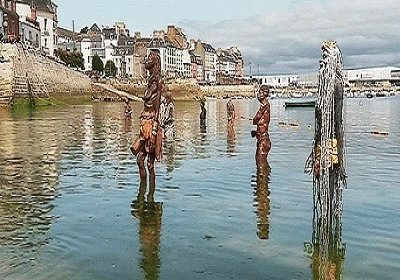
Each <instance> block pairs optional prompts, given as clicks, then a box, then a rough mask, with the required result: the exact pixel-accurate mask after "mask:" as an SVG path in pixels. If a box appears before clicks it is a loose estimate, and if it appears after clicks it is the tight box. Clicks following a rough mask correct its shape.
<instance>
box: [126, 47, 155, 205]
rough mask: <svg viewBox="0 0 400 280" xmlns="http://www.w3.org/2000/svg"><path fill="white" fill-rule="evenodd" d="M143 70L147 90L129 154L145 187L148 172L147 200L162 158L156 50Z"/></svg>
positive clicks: (151, 191)
mask: <svg viewBox="0 0 400 280" xmlns="http://www.w3.org/2000/svg"><path fill="white" fill-rule="evenodd" d="M145 68H146V69H147V71H148V72H149V77H148V85H147V89H146V91H145V93H144V96H143V101H144V108H143V111H142V113H141V115H140V131H139V136H138V138H137V139H136V140H135V142H134V143H133V144H132V146H131V152H132V153H133V154H134V155H136V157H137V158H136V161H137V164H138V167H139V174H140V184H141V185H143V186H146V185H147V172H146V167H145V160H146V158H147V169H148V171H149V179H150V184H149V193H148V196H147V197H148V200H149V201H151V200H152V199H153V198H154V192H155V180H156V179H155V172H154V162H155V160H156V159H157V160H161V157H162V150H161V149H162V138H163V135H162V129H161V128H160V126H159V122H160V121H159V109H160V101H161V81H160V79H161V59H160V54H159V51H158V50H150V53H149V55H148V57H147V58H146V61H145Z"/></svg>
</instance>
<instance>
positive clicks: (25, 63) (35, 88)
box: [0, 44, 96, 103]
mask: <svg viewBox="0 0 400 280" xmlns="http://www.w3.org/2000/svg"><path fill="white" fill-rule="evenodd" d="M0 56H3V58H4V60H5V61H7V62H3V63H1V65H0V66H1V67H0V101H1V100H6V99H9V101H11V99H13V98H32V99H41V98H46V99H47V98H69V97H90V96H91V95H92V94H93V93H95V92H96V88H94V87H93V86H92V81H91V80H90V78H89V77H87V76H86V75H84V74H83V73H81V72H79V71H76V70H73V69H71V68H69V67H67V66H65V65H64V64H62V63H60V62H57V61H55V60H53V59H50V58H48V57H46V56H43V55H41V54H40V53H39V52H38V51H36V50H32V49H24V48H23V47H22V46H21V45H15V44H1V46H0ZM4 103H6V101H4Z"/></svg>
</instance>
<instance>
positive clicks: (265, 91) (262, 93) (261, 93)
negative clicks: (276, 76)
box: [257, 85, 269, 102]
mask: <svg viewBox="0 0 400 280" xmlns="http://www.w3.org/2000/svg"><path fill="white" fill-rule="evenodd" d="M268 96H269V87H268V86H267V85H262V86H260V88H259V90H258V93H257V99H258V101H260V102H262V101H263V100H265V99H267V98H268Z"/></svg>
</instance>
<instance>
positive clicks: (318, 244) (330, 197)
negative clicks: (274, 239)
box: [305, 41, 346, 279]
mask: <svg viewBox="0 0 400 280" xmlns="http://www.w3.org/2000/svg"><path fill="white" fill-rule="evenodd" d="M342 71H343V61H342V53H341V51H340V49H339V47H338V46H337V44H336V42H334V41H326V42H323V43H322V56H321V59H320V69H319V82H318V83H319V84H318V99H317V102H316V104H315V134H314V143H313V148H312V151H311V154H310V155H309V157H308V159H307V161H306V166H305V172H306V173H309V174H313V200H314V218H315V217H317V220H316V221H314V226H316V228H317V229H314V236H313V246H314V251H315V252H316V253H315V254H317V255H314V256H313V259H315V260H318V262H319V265H318V267H317V269H318V271H316V274H318V278H316V279H331V276H330V275H332V274H335V275H337V276H338V275H340V273H339V270H340V267H336V268H335V269H333V265H334V266H337V265H338V263H337V262H336V261H334V262H336V263H334V264H332V261H331V259H332V250H334V251H335V252H338V253H337V256H336V255H334V257H333V258H334V259H336V258H337V257H338V258H339V259H341V258H342V257H344V251H343V252H342V249H341V246H342V243H341V237H340V238H337V239H336V237H337V236H338V234H339V233H340V236H341V213H342V211H343V188H344V187H345V186H346V172H345V147H344V124H343V89H344V80H343V72H342ZM334 237H335V238H334ZM335 254H336V253H335ZM340 263H341V260H340ZM332 279H339V277H335V278H332Z"/></svg>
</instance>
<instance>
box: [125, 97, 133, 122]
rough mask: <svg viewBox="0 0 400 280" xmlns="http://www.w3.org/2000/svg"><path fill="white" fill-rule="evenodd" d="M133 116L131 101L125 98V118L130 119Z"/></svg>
mask: <svg viewBox="0 0 400 280" xmlns="http://www.w3.org/2000/svg"><path fill="white" fill-rule="evenodd" d="M131 116H132V107H131V105H130V104H129V99H128V98H125V117H126V118H130V117H131Z"/></svg>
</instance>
